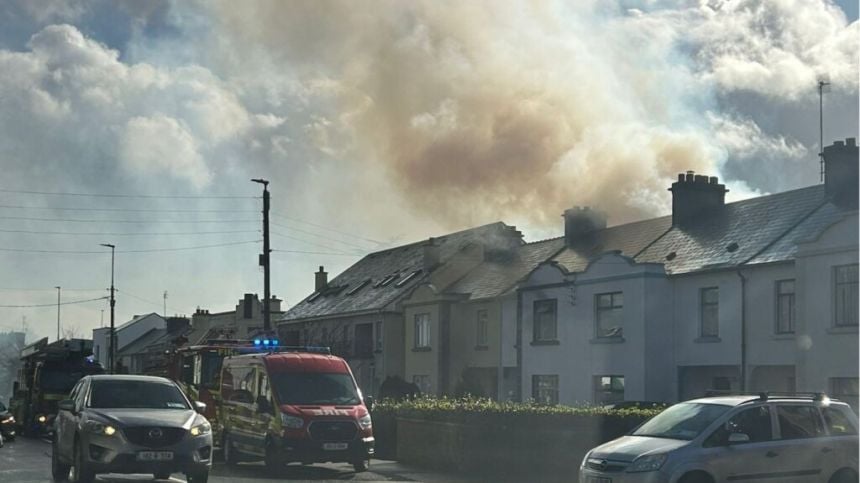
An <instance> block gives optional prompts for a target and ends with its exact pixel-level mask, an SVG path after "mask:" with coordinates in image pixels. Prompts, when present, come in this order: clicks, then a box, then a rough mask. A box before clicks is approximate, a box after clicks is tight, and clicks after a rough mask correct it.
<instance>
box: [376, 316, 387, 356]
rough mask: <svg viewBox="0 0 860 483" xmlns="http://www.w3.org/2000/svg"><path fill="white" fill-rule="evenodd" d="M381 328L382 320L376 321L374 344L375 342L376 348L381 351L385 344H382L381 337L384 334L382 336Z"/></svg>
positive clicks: (382, 339) (383, 340)
mask: <svg viewBox="0 0 860 483" xmlns="http://www.w3.org/2000/svg"><path fill="white" fill-rule="evenodd" d="M382 329H383V326H382V321H379V322H377V323H376V342H375V343H374V344H375V347H376V350H377V351H378V352H382V348H383V347H384V346H385V344H384V342H385V339H384V338H383V337H384V336H383V332H382Z"/></svg>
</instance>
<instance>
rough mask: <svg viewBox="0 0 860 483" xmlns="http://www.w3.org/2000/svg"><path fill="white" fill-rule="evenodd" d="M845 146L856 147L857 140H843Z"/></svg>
mask: <svg viewBox="0 0 860 483" xmlns="http://www.w3.org/2000/svg"><path fill="white" fill-rule="evenodd" d="M845 144H846V145H848V146H850V147H854V146H856V145H857V138H845Z"/></svg>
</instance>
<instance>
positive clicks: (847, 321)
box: [833, 264, 858, 327]
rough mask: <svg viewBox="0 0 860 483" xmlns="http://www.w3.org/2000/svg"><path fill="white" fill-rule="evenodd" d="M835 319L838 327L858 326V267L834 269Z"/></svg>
mask: <svg viewBox="0 0 860 483" xmlns="http://www.w3.org/2000/svg"><path fill="white" fill-rule="evenodd" d="M833 271H834V279H835V280H834V282H835V284H834V294H835V298H836V299H835V302H836V304H835V305H836V307H835V318H834V323H835V325H836V326H837V327H856V326H857V304H858V298H857V289H858V286H857V265H856V264H854V265H842V266H840V267H834V269H833Z"/></svg>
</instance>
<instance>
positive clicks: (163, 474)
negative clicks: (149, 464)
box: [152, 471, 170, 480]
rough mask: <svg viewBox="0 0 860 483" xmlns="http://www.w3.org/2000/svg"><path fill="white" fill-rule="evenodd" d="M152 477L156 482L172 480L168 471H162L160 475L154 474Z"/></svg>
mask: <svg viewBox="0 0 860 483" xmlns="http://www.w3.org/2000/svg"><path fill="white" fill-rule="evenodd" d="M152 476H153V478H155V479H156V480H169V479H170V473H168V472H166V471H160V472H158V473H154V474H153V475H152Z"/></svg>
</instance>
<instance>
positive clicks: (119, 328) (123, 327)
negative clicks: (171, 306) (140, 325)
mask: <svg viewBox="0 0 860 483" xmlns="http://www.w3.org/2000/svg"><path fill="white" fill-rule="evenodd" d="M150 315H155V316H157V317H161V316H160V315H158V314H157V313H155V312H150V313H148V314H143V315H135V316H134V318H132V319H131V320H129V321H128V322H124V323H123V324H120V325H119V326H118V327H116V328H115V329H114V330H115V331H117V332H119V331H120V330H122V329H125V328H126V327H128V326H130V325H134V324H135V323H137V322H139V321H141V320H143V319H145V318H147V317H149V316H150Z"/></svg>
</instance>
